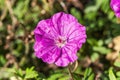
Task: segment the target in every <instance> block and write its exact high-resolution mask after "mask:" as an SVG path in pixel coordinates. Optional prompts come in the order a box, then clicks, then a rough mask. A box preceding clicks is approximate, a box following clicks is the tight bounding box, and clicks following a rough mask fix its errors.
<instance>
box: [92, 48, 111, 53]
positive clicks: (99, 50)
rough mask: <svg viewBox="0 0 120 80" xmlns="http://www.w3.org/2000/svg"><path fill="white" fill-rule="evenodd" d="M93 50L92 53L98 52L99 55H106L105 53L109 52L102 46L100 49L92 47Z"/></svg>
mask: <svg viewBox="0 0 120 80" xmlns="http://www.w3.org/2000/svg"><path fill="white" fill-rule="evenodd" d="M93 50H94V51H97V52H99V53H101V54H107V53H109V52H110V50H109V49H108V48H106V47H103V46H100V47H98V46H94V47H93Z"/></svg>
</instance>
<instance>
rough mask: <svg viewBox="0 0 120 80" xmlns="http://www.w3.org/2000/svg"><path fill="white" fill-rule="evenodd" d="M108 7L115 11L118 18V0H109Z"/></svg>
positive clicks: (119, 11) (119, 14)
mask: <svg viewBox="0 0 120 80" xmlns="http://www.w3.org/2000/svg"><path fill="white" fill-rule="evenodd" d="M110 7H111V8H112V10H113V11H114V12H115V15H116V17H119V18H120V0H111V2H110Z"/></svg>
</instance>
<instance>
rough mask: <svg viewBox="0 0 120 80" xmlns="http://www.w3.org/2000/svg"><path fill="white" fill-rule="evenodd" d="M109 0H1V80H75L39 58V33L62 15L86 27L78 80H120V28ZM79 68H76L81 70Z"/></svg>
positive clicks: (62, 69)
mask: <svg viewBox="0 0 120 80" xmlns="http://www.w3.org/2000/svg"><path fill="white" fill-rule="evenodd" d="M109 2H110V1H109V0H0V80H69V79H70V76H69V73H68V70H67V69H66V68H60V67H57V66H56V65H54V64H46V63H44V62H42V60H40V59H37V58H36V57H35V56H34V51H33V44H34V34H33V29H34V28H35V26H36V25H37V23H38V21H40V20H42V19H46V18H49V17H50V16H52V15H53V14H54V13H56V12H59V11H64V12H68V13H70V14H72V15H74V16H75V17H76V18H77V19H78V21H79V22H80V23H81V24H83V25H85V26H86V30H87V41H86V43H85V44H84V45H83V46H82V48H81V49H80V50H79V51H78V65H77V68H76V69H75V70H74V71H73V72H72V76H73V78H74V80H99V79H100V80H120V56H119V51H120V46H119V44H120V41H119V40H120V39H118V38H116V37H117V36H120V24H118V22H119V21H117V18H116V17H115V16H114V13H113V11H112V10H111V9H110V6H109ZM75 65H76V64H73V65H72V66H71V67H72V68H71V69H73V68H74V67H75Z"/></svg>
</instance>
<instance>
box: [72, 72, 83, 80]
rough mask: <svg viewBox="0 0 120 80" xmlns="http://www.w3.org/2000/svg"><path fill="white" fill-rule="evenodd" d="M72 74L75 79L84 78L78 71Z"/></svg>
mask: <svg viewBox="0 0 120 80" xmlns="http://www.w3.org/2000/svg"><path fill="white" fill-rule="evenodd" d="M72 76H73V78H74V80H82V76H81V75H80V74H78V73H73V74H72Z"/></svg>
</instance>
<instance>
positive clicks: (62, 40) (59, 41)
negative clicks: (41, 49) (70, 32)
mask: <svg viewBox="0 0 120 80" xmlns="http://www.w3.org/2000/svg"><path fill="white" fill-rule="evenodd" d="M66 43H67V40H66V38H65V37H62V36H59V37H58V38H57V39H55V44H56V45H57V46H58V47H63V46H65V44H66Z"/></svg>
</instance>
